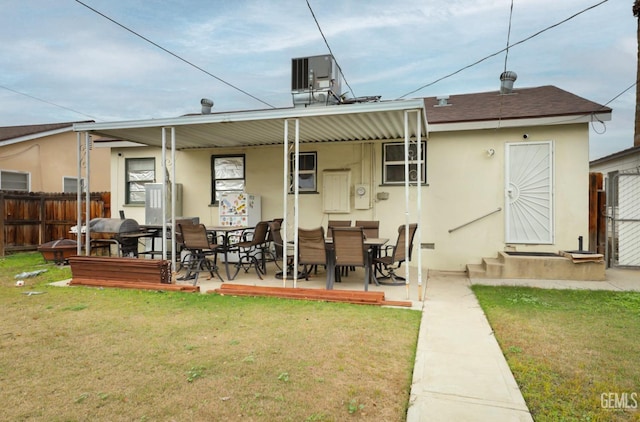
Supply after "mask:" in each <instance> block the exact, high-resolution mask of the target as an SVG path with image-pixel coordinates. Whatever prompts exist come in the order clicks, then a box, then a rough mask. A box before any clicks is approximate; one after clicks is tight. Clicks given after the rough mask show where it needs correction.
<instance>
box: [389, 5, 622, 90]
mask: <svg viewBox="0 0 640 422" xmlns="http://www.w3.org/2000/svg"><path fill="white" fill-rule="evenodd" d="M608 1H609V0H602V1H601V2H600V3H597V4H594V5H593V6H589V7H587V8H586V9H584V10H581V11H580V12H578V13H575V14H573V15H571V16H569V17H568V18H566V19H564V20H562V21H560V22H558V23H555V24H553V25H551V26H548V27H546V28H545V29H542V30H540V31H538V32H536V33H535V34H533V35H530V36H528V37H527V38H524V39H522V40H520V41H518V42H515V43H513V44H511V47H506V48H503V49H502V50H500V51H496V52H495V53H493V54H490V55H488V56H486V57H484V58H482V59H480V60H478V61H475V62H473V63H471V64H469V65H467V66H464V67H462V68H460V69H458V70H456V71H455V72H451V73H449V74H448V75H445V76H443V77H441V78H438V79H436V80H435V81H433V82H429V83H428V84H425V85H422V86H421V87H420V88H417V89H414V90H413V91H411V92H407V93H406V94H404V95H402V96H400V97H398V98H397V99H398V100H399V99H402V98H404V97H406V96H407V95H411V94H414V93H416V92H418V91H421V90H423V89H424V88H427V87H429V86H432V85H435V84H437V83H438V82H440V81H443V80H445V79H447V78H450V77H451V76H454V75H457V74H458V73H460V72H462V71H464V70H467V69H469V68H471V67H473V66H475V65H477V64H480V63H482V62H484V61H485V60H488V59H490V58H492V57H495V56H497V55H498V54H501V53H503V52H504V51H506V50H508V49H509V48H513V47H515V46H517V45H520V44H522V43H524V42H526V41H529V40H530V39H532V38H535V37H537V36H538V35H540V34H542V33H544V32H546V31H548V30H550V29H553V28H555V27H557V26H560V25H562V24H563V23H565V22H568V21H570V20H571V19H573V18H575V17H577V16H579V15H581V14H583V13H585V12H587V11H589V10H591V9H595V8H596V7H598V6H600V5H602V4H604V3H606V2H608Z"/></svg>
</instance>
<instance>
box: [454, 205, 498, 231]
mask: <svg viewBox="0 0 640 422" xmlns="http://www.w3.org/2000/svg"><path fill="white" fill-rule="evenodd" d="M500 211H502V208H500V207H498V209H497V210H493V211H491V212H490V213H487V214H485V215H483V216H481V217H478V218H475V219H473V220H471V221H469V222H467V223H464V224H461V225H459V226H458V227H454V228H453V229H449V233H452V232H454V231H456V230H458V229H461V228H463V227H466V226H468V225H469V224H473V223H475V222H476V221H478V220H482V219H483V218H485V217H489V216H490V215H492V214H495V213H497V212H500Z"/></svg>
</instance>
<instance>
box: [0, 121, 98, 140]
mask: <svg viewBox="0 0 640 422" xmlns="http://www.w3.org/2000/svg"><path fill="white" fill-rule="evenodd" d="M88 122H92V120H88V121H82V122H65V123H46V124H41V125H24V126H4V127H0V141H6V140H8V139H15V138H20V137H22V136H29V135H35V134H38V133H44V132H51V131H55V130H58V129H64V128H69V130H72V129H73V124H74V123H88Z"/></svg>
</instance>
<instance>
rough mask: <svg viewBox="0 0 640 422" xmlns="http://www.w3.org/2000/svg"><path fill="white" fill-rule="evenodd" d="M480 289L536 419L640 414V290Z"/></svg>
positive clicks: (639, 417) (627, 418)
mask: <svg viewBox="0 0 640 422" xmlns="http://www.w3.org/2000/svg"><path fill="white" fill-rule="evenodd" d="M473 290H474V292H475V294H476V296H477V297H478V300H479V301H480V304H481V306H482V308H483V310H484V311H485V313H486V315H487V317H488V319H489V322H490V324H491V326H492V328H493V330H494V332H495V335H496V338H497V340H498V342H499V343H500V347H501V348H502V351H503V353H504V354H505V356H506V358H507V361H508V363H509V366H510V367H511V370H512V372H513V373H514V375H515V378H516V381H517V382H518V384H519V385H520V388H521V390H522V394H523V396H524V398H525V400H526V402H527V405H528V406H529V409H530V410H531V413H532V415H533V417H534V419H535V420H536V421H618V420H619V421H639V420H640V410H638V408H639V407H640V293H630V292H609V291H586V290H544V289H535V288H520V287H489V286H477V285H476V286H473ZM625 407H626V409H625Z"/></svg>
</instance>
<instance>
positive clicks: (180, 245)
mask: <svg viewBox="0 0 640 422" xmlns="http://www.w3.org/2000/svg"><path fill="white" fill-rule="evenodd" d="M181 225H183V226H193V225H196V223H194V221H193V219H191V218H185V219H178V220H176V226H175V227H176V257H177V258H176V259H177V260H178V268H177V271H178V272H180V270H182V269H183V268H185V267H186V265H185V263H186V262H187V261H188V260H189V259H191V252H189V251H187V248H186V247H185V245H184V237H183V236H182V230H181V229H180V226H181ZM207 236H208V235H207ZM167 238H169V239H171V233H170V232H168V231H167ZM209 243H212V242H209ZM213 243H215V242H213ZM183 251H187V253H186V254H185V255H184V256H182V252H183ZM152 253H155V251H154V252H152ZM151 257H152V258H153V255H152V256H151Z"/></svg>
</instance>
